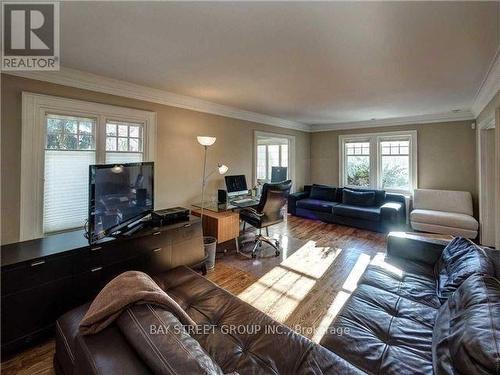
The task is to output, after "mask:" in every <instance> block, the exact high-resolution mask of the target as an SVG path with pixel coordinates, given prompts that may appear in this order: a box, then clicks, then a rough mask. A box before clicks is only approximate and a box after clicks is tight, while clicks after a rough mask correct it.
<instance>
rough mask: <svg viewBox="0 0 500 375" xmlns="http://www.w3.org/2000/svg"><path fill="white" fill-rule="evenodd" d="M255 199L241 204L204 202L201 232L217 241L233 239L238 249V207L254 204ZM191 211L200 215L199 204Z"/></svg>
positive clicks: (195, 214)
mask: <svg viewBox="0 0 500 375" xmlns="http://www.w3.org/2000/svg"><path fill="white" fill-rule="evenodd" d="M256 203H258V202H257V201H254V202H245V203H244V204H242V205H233V204H227V205H224V204H223V205H216V204H213V203H212V204H211V203H206V206H205V205H204V208H203V234H204V235H206V236H213V237H215V238H217V242H219V243H222V242H226V241H231V240H235V244H236V250H237V251H239V244H238V237H239V236H240V213H239V212H238V211H237V209H239V208H245V207H252V206H255V205H256ZM193 207H194V208H193V209H192V210H191V213H192V214H193V215H194V216H198V217H199V216H201V208H199V207H200V204H194V205H193Z"/></svg>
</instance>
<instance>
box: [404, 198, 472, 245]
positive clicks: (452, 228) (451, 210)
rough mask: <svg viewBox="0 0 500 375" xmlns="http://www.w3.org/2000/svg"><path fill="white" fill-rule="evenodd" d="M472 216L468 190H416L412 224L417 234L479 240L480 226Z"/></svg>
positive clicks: (411, 218)
mask: <svg viewBox="0 0 500 375" xmlns="http://www.w3.org/2000/svg"><path fill="white" fill-rule="evenodd" d="M472 215H473V211H472V196H471V194H470V193H469V192H468V191H451V190H431V189H416V190H415V193H414V196H413V210H412V211H411V213H410V223H411V227H412V228H413V229H415V230H418V231H423V232H430V233H440V234H451V235H454V236H461V237H466V238H476V237H477V231H478V228H479V223H478V222H477V220H476V219H474V217H473V216H472Z"/></svg>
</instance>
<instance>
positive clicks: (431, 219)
mask: <svg viewBox="0 0 500 375" xmlns="http://www.w3.org/2000/svg"><path fill="white" fill-rule="evenodd" d="M410 220H411V221H412V223H413V222H415V223H425V224H435V225H442V226H445V227H452V228H463V229H469V230H477V229H478V227H479V224H478V222H477V220H476V219H474V218H473V217H472V216H470V215H466V214H461V213H456V212H445V211H435V210H424V209H416V210H413V211H412V212H411V213H410Z"/></svg>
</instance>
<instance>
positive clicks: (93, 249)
mask: <svg viewBox="0 0 500 375" xmlns="http://www.w3.org/2000/svg"><path fill="white" fill-rule="evenodd" d="M101 249H102V246H96V247H91V248H90V251H97V250H101Z"/></svg>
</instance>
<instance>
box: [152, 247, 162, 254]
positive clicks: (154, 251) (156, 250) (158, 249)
mask: <svg viewBox="0 0 500 375" xmlns="http://www.w3.org/2000/svg"><path fill="white" fill-rule="evenodd" d="M159 251H161V247H157V248H156V249H153V253H157V252H159Z"/></svg>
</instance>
